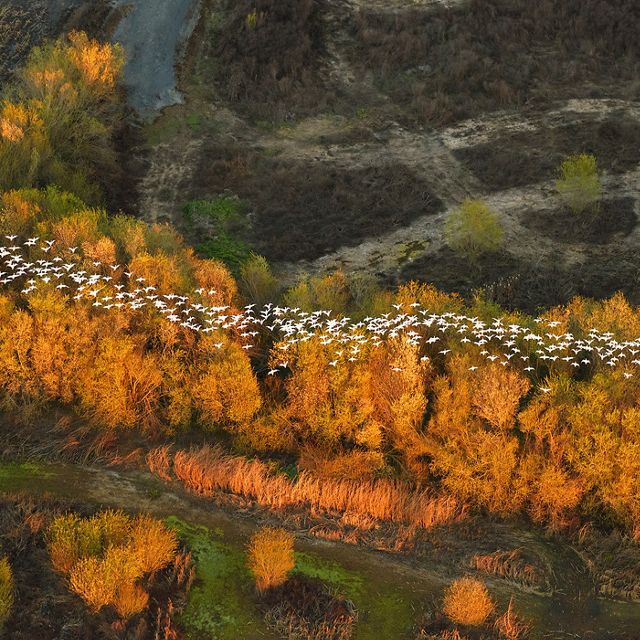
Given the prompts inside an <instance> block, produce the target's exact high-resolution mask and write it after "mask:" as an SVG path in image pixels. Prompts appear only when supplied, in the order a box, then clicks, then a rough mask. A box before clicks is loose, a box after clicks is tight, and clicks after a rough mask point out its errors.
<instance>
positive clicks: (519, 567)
mask: <svg viewBox="0 0 640 640" xmlns="http://www.w3.org/2000/svg"><path fill="white" fill-rule="evenodd" d="M471 566H472V567H473V568H474V569H477V570H478V571H483V572H484V573H491V574H493V575H496V576H501V577H503V578H511V579H512V580H518V581H520V582H524V583H525V584H530V585H537V584H539V583H540V576H539V574H538V571H537V570H536V568H535V567H534V566H533V565H532V564H530V563H528V562H526V561H525V560H524V558H523V557H522V550H521V549H511V550H508V551H495V552H494V553H489V554H486V555H480V554H476V555H474V556H473V558H471Z"/></svg>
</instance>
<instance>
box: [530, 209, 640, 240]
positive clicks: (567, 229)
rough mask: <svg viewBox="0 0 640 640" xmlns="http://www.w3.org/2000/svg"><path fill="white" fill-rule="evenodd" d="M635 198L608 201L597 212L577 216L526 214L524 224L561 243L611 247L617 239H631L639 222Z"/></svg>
mask: <svg viewBox="0 0 640 640" xmlns="http://www.w3.org/2000/svg"><path fill="white" fill-rule="evenodd" d="M634 205H635V203H634V201H633V200H632V199H631V198H622V199H618V200H604V201H603V202H601V203H599V205H598V206H597V207H596V208H595V210H594V211H591V210H588V211H585V212H584V213H582V214H576V213H573V212H571V211H570V210H568V209H566V208H563V209H552V210H546V211H526V212H523V214H522V216H521V221H522V224H523V225H524V226H525V227H526V228H527V229H530V230H531V231H534V232H536V233H540V234H542V235H544V236H547V237H548V238H552V239H554V240H557V241H559V242H569V243H571V242H574V243H575V242H585V243H593V244H607V243H608V242H610V241H611V239H612V237H613V236H616V235H620V236H628V235H629V234H630V233H631V232H632V231H633V230H634V228H635V226H636V224H637V222H638V220H637V217H636V213H635V210H634V209H635V207H634Z"/></svg>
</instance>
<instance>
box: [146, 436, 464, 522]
mask: <svg viewBox="0 0 640 640" xmlns="http://www.w3.org/2000/svg"><path fill="white" fill-rule="evenodd" d="M147 465H148V467H149V469H150V470H151V471H152V472H153V473H155V474H156V475H158V476H160V477H164V478H167V477H171V473H172V472H173V475H174V476H175V477H176V478H177V479H178V480H180V481H181V482H182V483H183V484H184V485H185V486H186V487H188V488H189V489H190V490H191V491H194V492H196V493H199V494H202V495H212V494H213V493H215V492H216V491H223V492H229V493H234V494H237V495H241V496H245V497H248V498H251V499H253V500H255V501H256V502H258V503H259V504H260V505H263V506H266V507H270V508H274V509H282V508H286V507H292V506H306V507H309V508H311V509H312V510H321V511H325V512H326V511H329V512H331V511H337V512H342V513H345V512H348V513H353V514H359V515H362V516H370V517H373V518H376V519H378V520H389V521H391V522H398V523H404V524H409V525H413V526H416V527H422V528H425V529H428V528H430V527H433V526H435V525H438V524H446V523H449V522H453V521H455V520H459V519H461V518H462V517H463V516H464V514H465V507H464V506H463V505H461V504H460V502H459V501H458V500H456V499H455V498H453V497H451V496H436V495H434V494H433V493H432V492H431V491H429V490H417V489H413V488H412V487H411V486H409V485H407V484H405V483H403V482H400V481H397V480H348V479H333V478H319V477H316V476H313V475H312V474H310V473H308V472H305V471H303V472H302V473H300V475H298V477H297V478H296V479H295V480H290V479H289V478H288V477H286V476H284V475H276V474H274V473H273V471H272V470H271V469H270V468H269V467H268V466H267V465H266V464H264V463H263V462H260V461H259V460H247V459H246V458H244V457H242V456H231V455H228V454H225V453H224V451H223V450H222V449H221V448H219V447H211V446H204V447H202V448H199V449H191V450H189V451H177V452H175V454H173V455H171V453H170V448H169V447H158V448H156V449H153V450H152V451H150V452H149V454H148V455H147Z"/></svg>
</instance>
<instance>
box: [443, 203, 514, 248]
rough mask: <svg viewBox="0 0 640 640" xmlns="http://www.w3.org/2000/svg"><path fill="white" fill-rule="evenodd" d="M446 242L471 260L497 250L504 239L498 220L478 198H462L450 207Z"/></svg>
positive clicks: (446, 226)
mask: <svg viewBox="0 0 640 640" xmlns="http://www.w3.org/2000/svg"><path fill="white" fill-rule="evenodd" d="M445 237H446V240H447V244H448V245H449V246H450V247H451V248H452V249H453V250H454V251H456V252H458V253H461V254H463V255H465V256H466V257H468V258H469V259H471V260H475V259H476V258H477V257H478V256H480V255H481V254H483V253H487V252H491V251H497V250H498V249H499V248H500V247H501V246H502V243H503V242H504V231H503V229H502V226H501V224H500V220H499V219H498V216H497V215H496V213H494V212H493V211H492V210H491V209H490V208H489V207H488V206H487V205H486V203H484V202H482V201H481V200H465V201H464V202H463V203H462V204H461V205H460V207H459V208H458V209H456V210H455V211H453V212H452V213H451V215H450V216H449V218H448V219H447V222H446V225H445Z"/></svg>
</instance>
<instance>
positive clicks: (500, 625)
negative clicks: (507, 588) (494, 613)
mask: <svg viewBox="0 0 640 640" xmlns="http://www.w3.org/2000/svg"><path fill="white" fill-rule="evenodd" d="M494 628H495V630H496V631H497V632H498V633H499V634H500V638H504V640H523V638H526V637H527V635H528V633H529V626H528V625H526V624H525V623H524V622H522V621H521V620H519V619H518V618H517V616H516V615H515V613H514V612H513V598H511V599H510V600H509V606H508V607H507V610H506V611H505V612H504V613H503V614H502V615H501V616H500V617H499V618H498V619H497V620H496V622H495V625H494Z"/></svg>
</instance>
